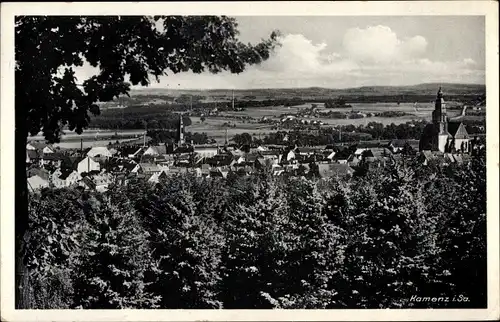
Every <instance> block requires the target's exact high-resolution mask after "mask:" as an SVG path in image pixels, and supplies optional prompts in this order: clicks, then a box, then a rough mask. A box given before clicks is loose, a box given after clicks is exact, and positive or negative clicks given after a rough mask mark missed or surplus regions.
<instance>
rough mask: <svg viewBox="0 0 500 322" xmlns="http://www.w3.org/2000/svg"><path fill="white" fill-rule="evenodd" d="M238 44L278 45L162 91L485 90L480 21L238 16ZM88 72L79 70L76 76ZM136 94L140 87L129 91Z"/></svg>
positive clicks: (170, 81)
mask: <svg viewBox="0 0 500 322" xmlns="http://www.w3.org/2000/svg"><path fill="white" fill-rule="evenodd" d="M236 19H237V21H238V29H239V31H240V37H239V38H240V40H241V41H243V42H245V43H247V42H251V43H256V42H259V41H260V40H261V39H263V38H267V37H268V36H269V35H270V34H271V32H272V31H273V30H279V32H280V34H281V38H280V42H281V46H280V47H278V48H277V49H276V50H275V52H274V53H273V54H272V56H271V57H270V58H269V59H268V60H267V61H265V62H263V63H262V64H260V65H256V66H250V67H248V68H247V70H246V71H245V72H243V73H241V74H230V73H228V72H223V73H220V74H216V75H214V74H210V73H202V74H193V73H191V72H189V73H180V74H169V75H168V76H164V77H162V78H161V81H160V83H156V82H155V81H153V83H152V84H151V85H150V86H149V87H154V88H168V89H222V88H224V89H231V88H233V89H246V88H248V89H252V88H253V89H255V88H292V87H313V86H318V87H326V88H349V87H358V86H378V85H395V86H397V85H413V84H420V83H430V82H432V83H434V82H441V83H447V82H449V83H473V84H484V83H485V23H484V17H481V16H397V17H395V16H378V17H371V16H303V17H298V16H254V17H248V16H238V17H236ZM89 73H91V72H90V71H89V70H84V71H83V72H82V75H88V74H89ZM135 88H140V87H135Z"/></svg>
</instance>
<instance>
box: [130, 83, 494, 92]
mask: <svg viewBox="0 0 500 322" xmlns="http://www.w3.org/2000/svg"><path fill="white" fill-rule="evenodd" d="M434 84H436V85H455V86H456V85H465V86H486V84H485V83H453V82H425V83H416V84H409V85H362V86H355V87H344V88H339V87H322V86H308V87H258V88H170V87H149V86H142V87H139V88H131V90H130V91H145V90H154V89H156V90H173V91H233V90H235V91H236V90H240V91H252V90H254V91H258V90H272V89H276V90H291V89H315V88H317V89H327V90H350V89H361V88H366V87H392V88H397V87H415V86H421V85H434Z"/></svg>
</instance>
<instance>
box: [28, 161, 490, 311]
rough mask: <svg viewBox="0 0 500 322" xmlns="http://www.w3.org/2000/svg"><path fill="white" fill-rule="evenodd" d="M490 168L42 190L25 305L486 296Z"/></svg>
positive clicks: (299, 304)
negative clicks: (81, 190)
mask: <svg viewBox="0 0 500 322" xmlns="http://www.w3.org/2000/svg"><path fill="white" fill-rule="evenodd" d="M485 180H486V176H485V164H484V161H480V160H474V162H473V163H472V164H471V165H467V164H465V165H449V166H440V167H436V168H432V167H428V166H426V167H424V166H421V165H418V164H413V163H406V162H405V163H402V162H394V163H393V164H389V165H388V166H387V167H386V168H381V169H378V170H372V171H370V172H368V173H367V174H366V175H365V176H359V177H353V178H351V179H342V178H327V179H319V180H318V179H316V178H305V177H275V176H271V175H269V174H266V173H265V172H262V173H259V174H256V175H254V176H250V177H238V176H234V177H233V178H231V179H227V180H226V179H222V178H212V179H206V178H198V177H195V176H193V175H190V174H186V175H176V176H169V177H167V178H166V179H165V181H163V182H161V183H159V184H154V185H153V184H148V183H141V182H138V183H136V184H131V185H128V186H124V187H117V188H116V189H112V190H110V191H109V192H107V193H106V194H104V195H103V194H100V193H97V192H90V193H85V194H83V195H80V194H79V193H78V192H77V191H73V190H72V189H60V190H56V191H53V192H51V191H49V190H47V191H44V192H43V193H42V194H40V195H36V196H34V197H33V200H34V201H33V205H37V207H36V208H35V207H31V208H30V209H31V218H32V224H31V225H30V227H31V228H30V229H31V232H32V236H33V237H32V239H31V240H30V244H29V245H28V246H29V247H28V248H27V249H28V250H29V258H30V259H32V261H33V262H34V263H38V266H36V267H35V268H33V270H34V271H35V272H37V273H36V274H34V275H33V280H34V281H33V285H32V288H33V292H32V293H33V294H35V293H36V294H40V295H37V296H34V300H33V302H32V304H31V305H32V307H38V308H42V307H44V308H48V307H68V308H70V307H79V306H81V307H85V308H112V307H114V308H117V307H133V308H144V307H156V306H157V307H160V308H169V309H179V308H229V309H234V308H240V309H245V308H260V309H264V308H294V309H297V308H426V307H435V308H438V307H456V308H460V307H469V308H472V307H474V308H481V307H485V306H486V285H487V283H486V200H485V193H486V185H485V182H486V181H485ZM70 197H71V198H73V202H70V201H69V200H70V199H71V198H70ZM62 198H63V199H62ZM65 200H66V201H65ZM61 207H64V208H66V209H67V214H70V215H69V216H65V217H64V218H63V216H61V215H60V213H61ZM47 225H48V227H49V228H50V227H53V229H52V228H50V229H49V228H47ZM47 229H49V231H50V232H51V233H50V234H49V235H48V234H46V233H45V231H46V230H47ZM49 237H50V238H49ZM73 239H74V241H73V242H71V243H69V240H73ZM54 241H56V242H54ZM35 243H36V244H35ZM68 243H69V244H71V245H72V246H67V245H66V244H68ZM69 244H68V245H69ZM61 245H64V246H61ZM66 248H69V249H71V251H70V252H69V254H66V255H64V254H63V252H62V249H66ZM47 254H52V255H47ZM44 272H50V274H47V273H44ZM415 294H417V295H419V296H431V297H440V296H442V297H449V298H451V297H453V296H463V297H467V299H468V301H462V302H450V301H448V302H437V303H435V302H415V301H412V300H411V296H412V295H415Z"/></svg>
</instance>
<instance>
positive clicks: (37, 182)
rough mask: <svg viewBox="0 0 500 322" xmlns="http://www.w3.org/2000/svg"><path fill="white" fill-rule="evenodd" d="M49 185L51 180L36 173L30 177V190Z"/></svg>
mask: <svg viewBox="0 0 500 322" xmlns="http://www.w3.org/2000/svg"><path fill="white" fill-rule="evenodd" d="M48 186H49V181H48V180H46V179H44V178H42V177H40V176H38V175H34V176H32V177H29V178H28V188H29V189H30V190H36V189H40V188H45V187H48Z"/></svg>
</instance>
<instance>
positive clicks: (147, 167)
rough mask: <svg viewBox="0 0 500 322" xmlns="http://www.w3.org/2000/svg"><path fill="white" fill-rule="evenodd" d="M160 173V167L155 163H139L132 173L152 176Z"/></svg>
mask: <svg viewBox="0 0 500 322" xmlns="http://www.w3.org/2000/svg"><path fill="white" fill-rule="evenodd" d="M160 171H161V169H160V167H159V166H158V165H156V164H154V163H138V164H137V165H136V166H135V167H134V168H133V169H132V170H131V171H130V172H132V173H143V174H147V175H151V174H153V173H157V172H160Z"/></svg>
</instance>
